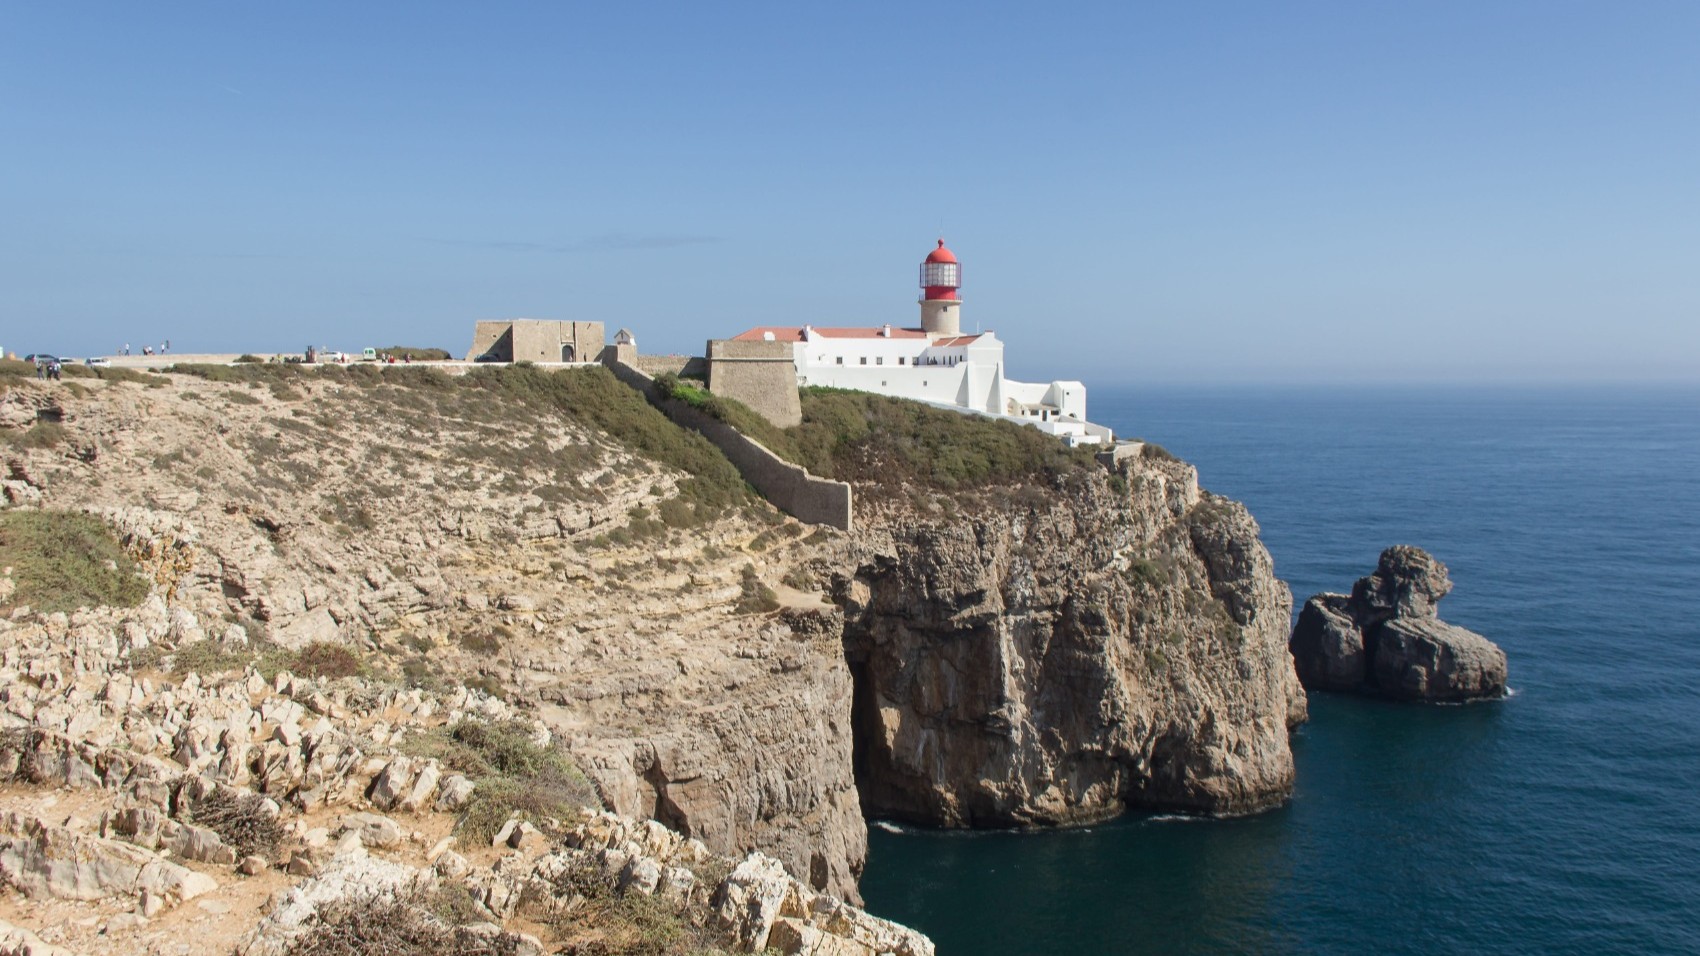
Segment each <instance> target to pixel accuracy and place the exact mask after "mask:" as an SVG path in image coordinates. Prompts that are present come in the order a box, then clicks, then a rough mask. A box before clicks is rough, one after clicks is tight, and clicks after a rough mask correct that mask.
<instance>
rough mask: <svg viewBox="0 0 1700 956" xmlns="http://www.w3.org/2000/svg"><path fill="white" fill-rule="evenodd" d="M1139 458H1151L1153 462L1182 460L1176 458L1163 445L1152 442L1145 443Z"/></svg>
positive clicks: (1140, 450)
mask: <svg viewBox="0 0 1700 956" xmlns="http://www.w3.org/2000/svg"><path fill="white" fill-rule="evenodd" d="M1139 457H1141V458H1149V459H1151V460H1152V461H1179V460H1180V459H1179V458H1176V457H1175V456H1174V455H1173V454H1172V453H1171V452H1170V451H1169V450H1168V449H1167V448H1164V447H1163V446H1162V445H1159V444H1157V443H1156V442H1151V441H1148V442H1145V445H1144V447H1142V448H1140V449H1139Z"/></svg>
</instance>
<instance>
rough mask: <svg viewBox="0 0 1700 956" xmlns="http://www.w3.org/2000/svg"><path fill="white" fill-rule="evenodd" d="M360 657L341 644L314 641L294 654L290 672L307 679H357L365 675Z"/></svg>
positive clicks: (364, 667) (363, 663) (364, 666)
mask: <svg viewBox="0 0 1700 956" xmlns="http://www.w3.org/2000/svg"><path fill="white" fill-rule="evenodd" d="M366 669H367V668H366V663H365V662H364V661H362V660H361V659H360V655H358V654H356V653H354V651H352V650H350V649H349V648H348V647H346V646H345V645H342V644H333V643H330V642H329V641H314V642H313V643H311V644H308V645H307V646H306V647H303V648H302V649H301V650H299V651H297V652H296V653H295V663H294V665H293V666H291V667H290V670H291V671H294V672H296V673H298V674H305V675H306V676H308V677H324V678H337V677H359V676H361V675H363V674H365V673H366Z"/></svg>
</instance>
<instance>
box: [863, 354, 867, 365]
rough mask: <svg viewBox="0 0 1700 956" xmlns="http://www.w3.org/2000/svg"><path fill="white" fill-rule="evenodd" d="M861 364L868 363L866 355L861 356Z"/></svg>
mask: <svg viewBox="0 0 1700 956" xmlns="http://www.w3.org/2000/svg"><path fill="white" fill-rule="evenodd" d="M862 364H863V365H866V364H868V357H867V356H866V355H864V356H862Z"/></svg>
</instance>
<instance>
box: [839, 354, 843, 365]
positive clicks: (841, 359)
mask: <svg viewBox="0 0 1700 956" xmlns="http://www.w3.org/2000/svg"><path fill="white" fill-rule="evenodd" d="M838 364H840V365H843V364H844V356H842V355H840V356H839V357H838Z"/></svg>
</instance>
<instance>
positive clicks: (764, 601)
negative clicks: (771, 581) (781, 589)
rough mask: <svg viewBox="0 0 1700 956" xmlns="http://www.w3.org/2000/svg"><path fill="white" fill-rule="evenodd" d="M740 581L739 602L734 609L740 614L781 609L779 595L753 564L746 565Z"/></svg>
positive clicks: (762, 612) (763, 612)
mask: <svg viewBox="0 0 1700 956" xmlns="http://www.w3.org/2000/svg"><path fill="white" fill-rule="evenodd" d="M738 583H739V588H740V591H739V594H738V603H737V604H736V605H734V606H733V610H734V611H735V612H737V613H739V614H766V613H768V612H770V611H777V610H779V595H778V594H775V593H774V591H773V589H772V588H770V587H768V586H767V585H765V584H763V583H762V581H761V578H759V577H757V576H756V569H755V567H754V566H753V565H748V564H746V565H744V570H743V572H742V576H741V580H740V581H739V582H738Z"/></svg>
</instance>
